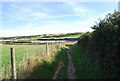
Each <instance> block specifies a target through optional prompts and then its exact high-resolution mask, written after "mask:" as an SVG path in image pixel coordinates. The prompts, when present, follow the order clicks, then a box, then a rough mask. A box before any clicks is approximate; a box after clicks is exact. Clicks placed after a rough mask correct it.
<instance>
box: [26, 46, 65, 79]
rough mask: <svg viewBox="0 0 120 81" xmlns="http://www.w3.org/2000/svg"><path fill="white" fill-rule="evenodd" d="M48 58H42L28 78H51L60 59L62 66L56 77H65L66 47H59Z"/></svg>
mask: <svg viewBox="0 0 120 81" xmlns="http://www.w3.org/2000/svg"><path fill="white" fill-rule="evenodd" d="M49 58H50V60H47V59H46V58H45V59H44V60H42V62H40V63H39V64H38V66H37V67H36V69H35V70H34V72H33V73H32V74H31V76H29V77H28V78H30V79H52V77H53V75H54V73H55V71H56V69H57V67H58V65H59V62H60V61H62V62H63V63H64V66H63V67H62V70H61V71H60V73H59V75H58V78H59V79H66V77H67V53H66V48H65V47H64V48H61V49H59V50H58V51H57V52H55V53H53V54H52V56H51V57H49Z"/></svg>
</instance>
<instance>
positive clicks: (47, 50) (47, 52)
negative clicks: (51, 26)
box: [46, 42, 49, 55]
mask: <svg viewBox="0 0 120 81" xmlns="http://www.w3.org/2000/svg"><path fill="white" fill-rule="evenodd" d="M46 54H47V55H49V49H48V42H46Z"/></svg>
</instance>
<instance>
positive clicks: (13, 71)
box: [10, 48, 17, 79]
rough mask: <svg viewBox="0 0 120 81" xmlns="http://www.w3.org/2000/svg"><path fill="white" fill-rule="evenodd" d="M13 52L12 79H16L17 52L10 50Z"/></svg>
mask: <svg viewBox="0 0 120 81" xmlns="http://www.w3.org/2000/svg"><path fill="white" fill-rule="evenodd" d="M10 50H11V67H12V79H16V78H17V77H16V63H15V51H14V48H10Z"/></svg>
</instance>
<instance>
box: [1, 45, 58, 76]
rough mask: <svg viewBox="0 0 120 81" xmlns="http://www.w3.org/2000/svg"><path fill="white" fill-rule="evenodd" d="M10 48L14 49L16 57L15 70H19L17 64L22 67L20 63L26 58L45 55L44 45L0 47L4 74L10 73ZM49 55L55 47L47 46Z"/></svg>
mask: <svg viewBox="0 0 120 81" xmlns="http://www.w3.org/2000/svg"><path fill="white" fill-rule="evenodd" d="M10 48H14V50H15V57H16V68H17V69H18V68H19V64H21V65H22V62H23V61H25V60H26V59H27V58H30V57H34V56H41V57H42V56H44V55H45V54H46V45H2V54H1V55H0V56H2V63H1V64H2V67H0V69H1V70H3V71H4V72H3V73H4V74H3V75H7V73H10V69H11V58H10ZM48 48H49V53H52V51H54V48H56V45H49V46H48Z"/></svg>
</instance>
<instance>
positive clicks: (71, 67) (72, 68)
mask: <svg viewBox="0 0 120 81" xmlns="http://www.w3.org/2000/svg"><path fill="white" fill-rule="evenodd" d="M71 54H72V52H71V50H70V49H68V50H67V55H68V71H67V79H75V78H76V75H75V71H76V70H75V66H74V64H73V61H72V56H71Z"/></svg>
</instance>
